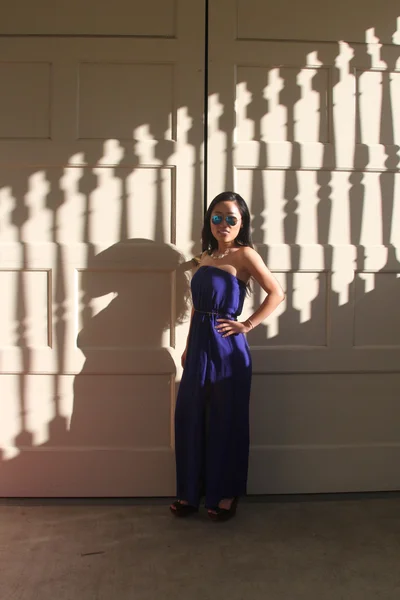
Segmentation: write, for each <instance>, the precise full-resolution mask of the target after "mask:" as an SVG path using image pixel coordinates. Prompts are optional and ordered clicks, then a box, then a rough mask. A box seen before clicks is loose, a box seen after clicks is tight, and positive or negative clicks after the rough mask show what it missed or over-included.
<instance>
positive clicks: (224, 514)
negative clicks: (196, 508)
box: [208, 496, 239, 521]
mask: <svg viewBox="0 0 400 600" xmlns="http://www.w3.org/2000/svg"><path fill="white" fill-rule="evenodd" d="M238 502H239V497H238V496H236V497H235V498H234V499H233V500H232V504H231V507H230V508H220V507H219V506H216V507H215V508H209V509H208V516H209V517H210V519H211V521H229V519H232V518H233V517H234V516H235V514H236V508H237V505H238ZM210 511H214V512H210Z"/></svg>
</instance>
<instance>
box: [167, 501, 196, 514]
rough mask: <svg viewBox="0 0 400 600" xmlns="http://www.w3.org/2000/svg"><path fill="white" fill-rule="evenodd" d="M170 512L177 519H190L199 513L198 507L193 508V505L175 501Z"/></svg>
mask: <svg viewBox="0 0 400 600" xmlns="http://www.w3.org/2000/svg"><path fill="white" fill-rule="evenodd" d="M172 507H175V508H172ZM169 510H170V511H171V512H172V514H173V515H175V517H188V516H189V515H193V514H194V513H197V512H199V509H198V508H197V506H192V505H191V504H182V502H181V501H180V500H175V502H173V503H172V504H171V506H170V507H169Z"/></svg>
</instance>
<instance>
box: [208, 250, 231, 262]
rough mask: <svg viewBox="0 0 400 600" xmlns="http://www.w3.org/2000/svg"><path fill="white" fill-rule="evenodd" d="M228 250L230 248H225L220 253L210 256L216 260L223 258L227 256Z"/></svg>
mask: <svg viewBox="0 0 400 600" xmlns="http://www.w3.org/2000/svg"><path fill="white" fill-rule="evenodd" d="M230 251H231V248H227V249H226V250H225V252H223V253H222V254H211V258H213V259H214V260H218V259H219V258H225V256H228V254H229V252H230Z"/></svg>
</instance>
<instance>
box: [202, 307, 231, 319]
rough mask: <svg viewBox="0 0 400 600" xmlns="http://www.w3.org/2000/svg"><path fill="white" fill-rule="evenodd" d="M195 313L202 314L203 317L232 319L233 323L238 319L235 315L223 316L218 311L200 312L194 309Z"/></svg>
mask: <svg viewBox="0 0 400 600" xmlns="http://www.w3.org/2000/svg"><path fill="white" fill-rule="evenodd" d="M194 311H195V312H198V313H200V314H201V315H210V316H216V317H220V318H222V319H230V320H231V321H237V317H235V316H234V315H227V314H223V313H220V312H217V311H210V312H208V311H206V310H198V309H197V308H195V309H194Z"/></svg>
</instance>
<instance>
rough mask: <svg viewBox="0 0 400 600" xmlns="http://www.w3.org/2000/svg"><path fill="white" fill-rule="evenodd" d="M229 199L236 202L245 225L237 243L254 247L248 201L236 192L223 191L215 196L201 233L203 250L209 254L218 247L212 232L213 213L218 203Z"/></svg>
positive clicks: (240, 231) (241, 229) (236, 240)
mask: <svg viewBox="0 0 400 600" xmlns="http://www.w3.org/2000/svg"><path fill="white" fill-rule="evenodd" d="M227 200H228V201H230V202H236V204H237V206H238V209H239V212H240V215H241V217H242V225H243V227H241V228H240V230H239V233H238V236H237V238H236V239H235V243H236V244H237V245H238V246H250V248H254V246H253V241H252V239H251V230H250V212H249V209H248V206H247V204H246V202H245V201H244V200H243V198H242V196H240V195H239V194H236V193H235V192H222V193H221V194H218V196H215V198H214V200H213V201H212V202H211V204H210V206H209V207H208V210H207V212H206V216H205V217H204V225H203V231H202V233H201V244H202V251H203V252H206V251H207V252H208V253H209V254H211V252H212V251H213V250H216V249H217V248H218V242H217V240H216V239H215V237H214V236H213V234H212V233H211V215H212V212H213V210H214V208H215V207H216V205H217V204H219V203H220V202H225V201H227Z"/></svg>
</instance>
